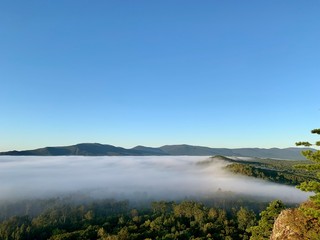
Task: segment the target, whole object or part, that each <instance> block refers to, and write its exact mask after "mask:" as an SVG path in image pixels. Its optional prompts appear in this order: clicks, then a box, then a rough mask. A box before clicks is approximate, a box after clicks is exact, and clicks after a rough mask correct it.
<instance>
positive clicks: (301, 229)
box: [270, 202, 320, 240]
mask: <svg viewBox="0 0 320 240" xmlns="http://www.w3.org/2000/svg"><path fill="white" fill-rule="evenodd" d="M310 204H312V203H310V202H308V203H305V204H304V205H310ZM286 239H288V240H320V222H319V221H318V219H315V218H312V217H309V216H306V215H305V214H304V213H303V212H302V211H301V209H300V208H295V209H286V210H283V211H282V212H281V213H280V215H279V216H278V218H277V219H276V221H275V223H274V226H273V230H272V234H271V236H270V240H286Z"/></svg>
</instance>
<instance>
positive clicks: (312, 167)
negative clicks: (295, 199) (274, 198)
mask: <svg viewBox="0 0 320 240" xmlns="http://www.w3.org/2000/svg"><path fill="white" fill-rule="evenodd" d="M311 133H313V134H318V135H319V134H320V129H319V128H318V129H313V130H312V131H311ZM296 145H297V146H305V147H310V146H316V147H319V146H320V141H317V142H315V143H314V144H312V143H310V142H297V143H296ZM301 153H302V155H303V156H305V157H306V158H307V159H308V160H310V161H311V162H312V163H310V164H300V165H297V166H296V167H297V168H300V169H305V170H307V171H313V172H315V173H316V176H317V180H312V181H307V182H303V183H301V184H300V185H299V186H298V188H299V189H301V190H302V191H306V192H314V193H315V195H314V196H311V197H310V199H311V201H312V202H313V203H314V204H313V205H312V206H313V207H304V208H303V210H304V212H306V213H307V214H309V215H311V216H313V217H315V218H318V219H319V220H320V150H310V149H308V150H305V151H302V152H301Z"/></svg>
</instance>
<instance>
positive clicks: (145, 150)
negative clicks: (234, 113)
mask: <svg viewBox="0 0 320 240" xmlns="http://www.w3.org/2000/svg"><path fill="white" fill-rule="evenodd" d="M305 149H306V148H296V147H293V148H284V149H281V148H270V149H267V148H236V149H229V148H210V147H204V146H193V145H188V144H176V145H164V146H162V147H158V148H156V147H146V146H142V145H138V146H136V147H134V148H131V149H126V148H122V147H116V146H113V145H109V144H101V143H79V144H76V145H70V146H58V147H44V148H38V149H33V150H24V151H8V152H1V153H0V155H14V156H24V155H25V156H69V155H81V156H153V155H156V156H165V155H173V156H178V155H185V156H215V155H222V156H239V157H259V158H277V159H296V160H301V159H304V157H303V156H302V155H301V151H302V150H305Z"/></svg>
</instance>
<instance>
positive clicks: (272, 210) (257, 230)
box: [248, 200, 285, 240]
mask: <svg viewBox="0 0 320 240" xmlns="http://www.w3.org/2000/svg"><path fill="white" fill-rule="evenodd" d="M283 209H285V206H284V204H283V203H282V201H280V200H275V201H273V202H271V203H270V204H269V206H268V207H267V208H266V210H264V211H262V212H261V213H260V216H261V219H260V220H259V222H258V226H254V227H251V228H250V229H249V230H248V231H249V232H251V233H252V236H251V238H250V240H267V239H269V237H270V235H271V232H272V227H273V224H274V221H275V220H276V218H277V217H278V215H279V214H280V212H281V211H282V210H283Z"/></svg>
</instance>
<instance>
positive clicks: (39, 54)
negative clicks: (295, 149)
mask: <svg viewBox="0 0 320 240" xmlns="http://www.w3.org/2000/svg"><path fill="white" fill-rule="evenodd" d="M319 12H320V2H319V1H292V0H290V1H289V0H287V1H286V0H284V1H272V0H271V1H270V0H268V1H253V0H252V1H236V0H234V1H211V0H210V1H186V0H183V1H172V0H170V1H167V0H164V1H149V0H148V1H115V0H112V1H111V0H110V1H88V0H87V1H84V0H69V1H62V0H58V1H53V0H46V1H39V0H38V1H1V3H0V151H5V150H13V149H17V150H21V149H30V148H38V147H44V146H57V145H71V144H76V143H80V142H99V143H106V144H112V145H116V146H123V147H133V146H136V145H146V146H161V145H164V144H181V143H185V144H193V145H204V146H210V147H265V148H269V147H290V146H293V145H294V142H296V141H299V140H313V139H315V138H314V137H313V136H312V135H311V134H309V133H310V130H311V129H312V128H319V127H320V125H319V123H320V121H319V120H320V101H319V99H320V94H319V89H320V16H319Z"/></svg>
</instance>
